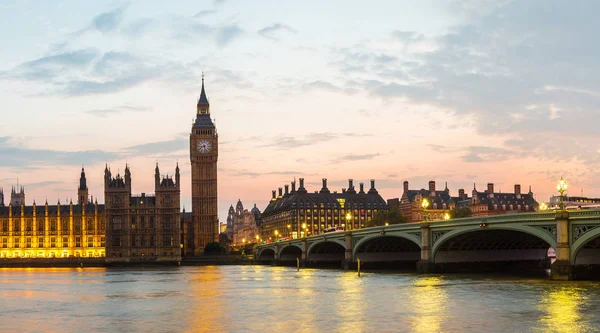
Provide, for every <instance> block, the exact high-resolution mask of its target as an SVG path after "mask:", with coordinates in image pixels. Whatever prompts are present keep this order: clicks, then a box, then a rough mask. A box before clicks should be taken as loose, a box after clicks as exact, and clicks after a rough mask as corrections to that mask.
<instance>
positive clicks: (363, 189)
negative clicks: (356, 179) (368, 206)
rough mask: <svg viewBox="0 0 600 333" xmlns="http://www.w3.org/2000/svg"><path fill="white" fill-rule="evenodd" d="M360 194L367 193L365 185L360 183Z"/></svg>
mask: <svg viewBox="0 0 600 333" xmlns="http://www.w3.org/2000/svg"><path fill="white" fill-rule="evenodd" d="M360 193H365V184H364V183H360Z"/></svg>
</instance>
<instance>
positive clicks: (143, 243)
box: [140, 235, 146, 247]
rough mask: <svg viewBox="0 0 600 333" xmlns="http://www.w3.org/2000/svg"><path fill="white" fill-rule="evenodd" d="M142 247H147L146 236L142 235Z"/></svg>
mask: <svg viewBox="0 0 600 333" xmlns="http://www.w3.org/2000/svg"><path fill="white" fill-rule="evenodd" d="M140 246H141V247H144V246H146V236H145V235H142V242H141V244H140Z"/></svg>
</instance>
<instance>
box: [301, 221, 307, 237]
mask: <svg viewBox="0 0 600 333" xmlns="http://www.w3.org/2000/svg"><path fill="white" fill-rule="evenodd" d="M302 230H304V231H302V235H303V237H306V223H302Z"/></svg>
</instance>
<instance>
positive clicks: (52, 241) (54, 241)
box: [50, 237, 56, 247]
mask: <svg viewBox="0 0 600 333" xmlns="http://www.w3.org/2000/svg"><path fill="white" fill-rule="evenodd" d="M50 247H56V237H50Z"/></svg>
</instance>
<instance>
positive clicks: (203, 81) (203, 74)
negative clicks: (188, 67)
mask: <svg viewBox="0 0 600 333" xmlns="http://www.w3.org/2000/svg"><path fill="white" fill-rule="evenodd" d="M202 85H204V71H202Z"/></svg>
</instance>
